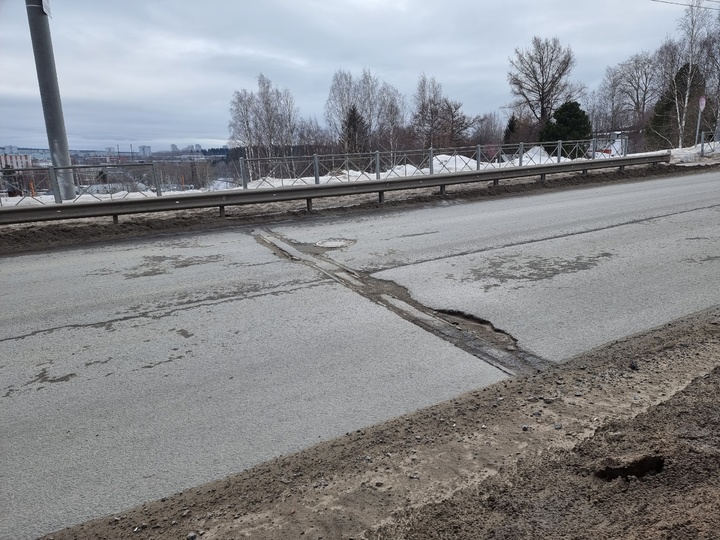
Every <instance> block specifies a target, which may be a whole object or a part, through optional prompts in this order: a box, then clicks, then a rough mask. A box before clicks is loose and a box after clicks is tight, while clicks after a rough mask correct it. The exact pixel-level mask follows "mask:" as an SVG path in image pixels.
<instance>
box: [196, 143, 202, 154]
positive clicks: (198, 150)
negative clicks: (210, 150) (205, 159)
mask: <svg viewBox="0 0 720 540" xmlns="http://www.w3.org/2000/svg"><path fill="white" fill-rule="evenodd" d="M195 151H196V152H202V146H200V145H199V144H196V145H195Z"/></svg>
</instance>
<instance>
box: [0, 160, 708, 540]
mask: <svg viewBox="0 0 720 540" xmlns="http://www.w3.org/2000/svg"><path fill="white" fill-rule="evenodd" d="M0 271H1V274H2V280H3V290H2V292H1V293H0V294H1V297H2V310H1V311H2V312H1V313H0V380H1V381H2V384H1V386H0V403H2V407H0V432H1V433H2V437H0V457H1V458H2V459H1V467H2V468H1V469H0V497H1V498H0V507H2V509H3V511H2V513H1V515H0V538H32V537H34V536H37V535H39V534H41V533H46V532H50V531H52V530H55V529H58V528H60V527H63V526H66V525H70V524H72V523H76V522H80V521H83V520H85V519H88V518H90V517H95V516H98V515H103V514H108V513H112V512H119V511H121V510H122V509H123V508H126V507H129V506H132V505H135V504H138V503H141V502H143V501H146V500H151V499H154V498H159V497H162V496H164V495H168V494H170V493H173V492H175V491H178V490H180V489H184V488H187V487H190V486H193V485H197V484H199V483H202V482H205V481H208V480H212V479H216V478H220V477H223V476H225V475H227V474H230V473H232V472H236V471H239V470H242V469H244V468H247V467H249V466H252V465H253V464H256V463H258V462H261V461H264V460H267V459H269V458H271V457H273V456H277V455H280V454H283V453H287V452H291V451H293V450H297V449H300V448H303V447H306V446H308V445H310V444H313V443H314V442H317V441H320V440H323V439H327V438H330V437H333V436H336V435H339V434H342V433H345V432H347V431H351V430H355V429H360V428H362V427H363V426H367V425H370V424H372V423H376V422H378V421H382V420H384V419H387V418H392V417H394V416H398V415H400V414H403V413H405V412H409V411H412V410H415V409H417V408H419V407H422V406H425V405H429V404H431V403H435V402H438V401H441V400H444V399H449V398H451V397H453V396H455V395H458V394H460V393H462V392H464V391H467V390H470V389H473V388H477V387H481V386H484V385H488V384H492V383H493V382H496V381H498V380H501V379H502V378H504V377H507V376H509V375H512V373H513V369H512V367H511V363H510V364H509V363H507V362H504V361H503V358H504V355H505V356H507V355H510V354H515V353H513V352H512V351H513V350H514V349H515V348H516V347H508V348H507V349H503V348H502V347H501V346H498V344H497V343H494V344H489V345H488V346H487V347H486V348H484V349H482V350H481V351H479V352H478V351H476V352H473V351H469V350H468V349H467V348H463V347H462V346H461V345H462V344H461V343H458V342H457V341H456V342H453V337H452V334H450V333H447V334H444V333H443V331H442V324H443V323H442V321H440V320H439V319H436V318H434V315H433V314H434V313H435V312H436V311H443V312H461V313H464V314H467V315H468V316H472V317H474V318H476V319H482V320H487V321H490V322H491V323H492V324H493V325H494V326H495V327H496V328H499V329H501V330H503V331H504V332H507V333H508V334H510V335H512V336H513V337H514V339H515V340H517V343H516V345H517V348H519V349H520V351H518V352H522V351H523V350H525V351H528V352H529V353H532V354H534V355H536V356H539V357H542V358H544V359H546V360H549V361H562V360H564V359H567V358H569V357H570V356H572V355H574V354H577V353H579V352H582V351H585V350H588V349H590V348H593V347H596V346H598V345H601V344H603V343H606V342H608V341H612V340H614V339H617V338H620V337H623V336H626V335H629V334H632V333H635V332H639V331H642V330H646V329H648V328H651V327H654V326H657V325H660V324H663V323H665V322H668V321H670V320H673V319H675V318H677V317H680V316H682V315H687V314H689V313H693V312H695V311H698V310H701V309H704V308H707V307H710V306H713V305H716V304H719V303H720V287H719V286H718V280H719V278H720V175H718V174H717V173H710V174H702V175H696V176H683V177H680V178H675V179H672V178H670V179H663V180H656V181H644V182H639V183H631V184H623V185H615V186H606V187H599V188H589V189H575V190H569V191H563V192H555V193H547V194H541V195H530V196H523V197H511V198H503V199H498V200H492V201H485V202H475V203H463V202H458V201H456V202H453V203H445V204H443V203H438V204H431V205H426V206H423V207H418V208H415V209H402V210H391V211H387V212H380V213H377V212H373V213H369V214H367V215H365V216H363V217H358V216H353V217H351V218H347V219H317V220H315V221H310V222H308V221H305V222H303V223H302V224H297V223H293V222H282V223H274V224H267V225H265V226H263V227H258V228H256V229H236V230H228V231H223V232H215V233H211V234H202V235H182V236H165V237H162V238H155V239H149V240H146V241H142V242H132V243H129V242H125V243H115V244H112V245H108V246H103V247H97V246H96V247H92V248H77V249H68V250H62V251H57V252H44V253H32V254H26V255H19V256H14V257H5V258H2V259H0ZM433 325H435V326H433ZM428 328H440V330H438V331H428ZM508 366H510V367H508Z"/></svg>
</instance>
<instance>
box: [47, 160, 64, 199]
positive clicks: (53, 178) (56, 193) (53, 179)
mask: <svg viewBox="0 0 720 540" xmlns="http://www.w3.org/2000/svg"><path fill="white" fill-rule="evenodd" d="M48 177H49V178H50V187H52V190H53V197H55V203H56V204H61V203H62V196H61V195H60V185H59V184H58V180H57V175H56V174H55V167H53V166H52V165H51V166H50V167H48Z"/></svg>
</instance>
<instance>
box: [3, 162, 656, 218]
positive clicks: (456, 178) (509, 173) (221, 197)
mask: <svg viewBox="0 0 720 540" xmlns="http://www.w3.org/2000/svg"><path fill="white" fill-rule="evenodd" d="M669 161H670V153H669V152H667V153H662V154H653V155H643V156H630V157H622V158H610V159H603V160H575V161H568V162H564V163H557V164H550V165H531V166H526V167H512V168H497V169H485V170H482V171H464V172H456V173H446V174H434V175H432V176H430V175H427V176H408V177H401V178H394V179H385V180H368V181H364V182H344V183H333V184H320V185H308V186H292V187H282V188H276V189H260V190H255V189H253V190H230V191H216V192H208V193H200V194H181V195H172V196H168V195H166V196H163V197H147V198H141V199H121V200H111V201H103V202H81V203H76V204H63V205H44V206H21V207H17V206H16V207H11V208H5V209H2V210H0V225H8V224H14V223H27V222H34V221H52V220H60V219H78V218H91V217H103V216H112V217H113V220H114V221H115V222H117V221H118V216H121V215H127V214H140V213H147V212H168V211H176V210H188V209H196V208H213V207H217V208H219V209H220V215H221V216H224V215H225V207H226V206H237V205H245V204H261V203H269V202H279V201H297V200H303V199H304V200H306V202H307V208H308V210H312V200H313V199H316V198H321V197H340V196H346V195H358V194H368V193H378V196H379V200H380V202H383V201H384V193H385V192H386V191H399V190H410V189H419V188H429V187H439V188H440V192H441V193H444V192H445V187H446V186H449V185H456V184H466V183H473V182H488V181H492V182H493V184H494V185H499V182H500V180H502V179H508V178H522V177H529V176H540V177H542V178H544V177H545V175H548V174H557V173H566V172H575V171H583V172H585V171H588V170H594V169H603V168H614V167H618V168H620V169H621V170H622V169H624V168H625V167H628V166H632V165H646V164H653V163H667V162H669Z"/></svg>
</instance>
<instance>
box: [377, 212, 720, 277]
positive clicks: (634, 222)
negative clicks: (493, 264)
mask: <svg viewBox="0 0 720 540" xmlns="http://www.w3.org/2000/svg"><path fill="white" fill-rule="evenodd" d="M699 210H720V204H712V205H709V206H702V207H699V208H692V209H690V210H680V211H678V212H670V213H668V214H660V215H657V216H652V217H647V218H640V219H633V220H630V221H626V222H623V223H616V224H613V225H606V226H604V227H595V228H592V229H585V230H582V231H576V232H570V233H563V234H555V235H551V236H546V237H543V238H533V239H530V240H523V241H520V242H511V243H509V244H502V245H499V246H487V247H483V248H480V249H473V250H467V251H461V252H458V253H453V254H452V255H441V256H438V257H430V258H427V259H422V260H418V261H413V262H402V263H399V264H397V265H388V266H383V267H378V268H370V269H367V270H365V271H366V272H367V273H368V274H374V273H377V272H382V271H383V270H395V269H398V268H405V267H408V266H415V265H418V264H423V263H428V262H435V261H441V260H447V259H452V258H454V257H466V256H467V255H474V254H476V253H487V252H488V251H496V250H501V249H506V248H514V247H519V246H528V245H531V244H538V243H541V242H547V241H549V240H560V239H562V238H570V237H573V236H580V235H583V234H589V233H594V232H600V231H608V230H610V229H615V228H618V227H625V226H627V225H638V224H641V223H648V222H650V221H654V220H656V219H663V218H667V217H672V216H679V215H683V214H690V213H692V212H697V211H699ZM689 240H698V238H693V239H689Z"/></svg>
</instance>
